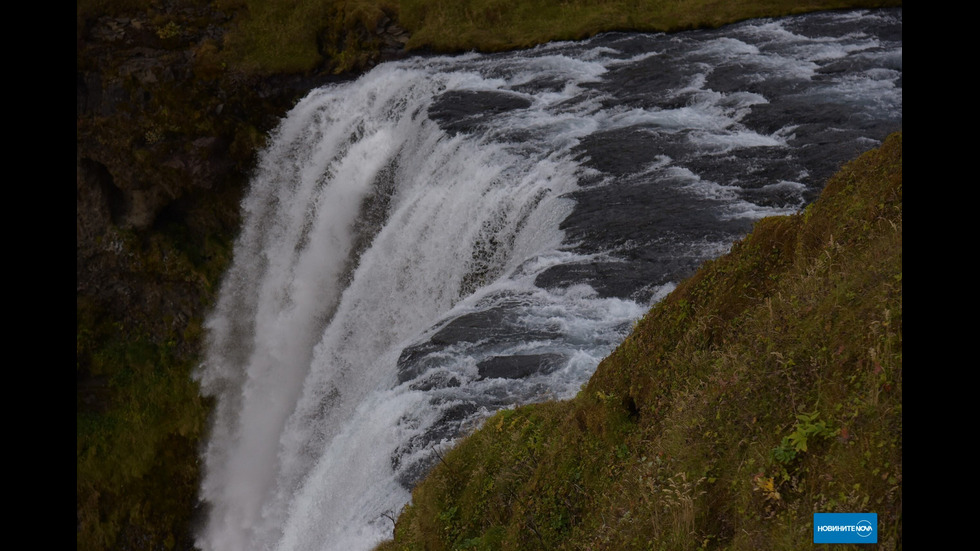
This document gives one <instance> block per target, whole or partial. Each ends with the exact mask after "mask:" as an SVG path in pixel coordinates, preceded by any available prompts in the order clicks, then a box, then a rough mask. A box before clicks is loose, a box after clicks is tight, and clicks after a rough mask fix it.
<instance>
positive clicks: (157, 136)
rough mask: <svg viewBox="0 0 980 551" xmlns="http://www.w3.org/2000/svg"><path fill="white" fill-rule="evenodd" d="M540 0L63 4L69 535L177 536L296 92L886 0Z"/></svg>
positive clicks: (164, 539) (91, 0)
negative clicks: (217, 323) (246, 205)
mask: <svg viewBox="0 0 980 551" xmlns="http://www.w3.org/2000/svg"><path fill="white" fill-rule="evenodd" d="M552 4H554V5H553V6H551V8H549V9H544V8H543V7H542V8H541V9H530V8H529V7H531V6H532V4H528V3H520V2H505V1H503V0H479V1H476V0H472V1H470V2H466V3H458V2H442V1H438V2H421V1H414V0H377V1H375V0H348V1H345V2H339V1H336V0H326V1H324V0H296V1H295V2H289V3H285V2H281V1H278V0H149V1H147V0H79V1H78V2H77V4H76V21H77V25H76V41H77V48H76V99H77V103H76V201H77V202H76V206H77V208H76V371H75V373H76V389H77V400H76V429H77V438H76V460H77V464H76V515H77V517H76V518H77V548H78V549H80V550H82V549H86V550H87V549H190V548H192V547H193V538H192V535H191V532H192V524H193V520H194V517H195V514H196V512H195V511H196V508H198V507H199V506H200V504H199V503H198V502H197V498H196V493H197V487H198V483H199V476H200V466H199V462H198V447H199V445H200V443H201V440H202V438H203V436H204V433H205V430H206V429H205V427H206V422H207V415H208V411H209V404H208V401H207V400H205V399H203V398H201V397H200V395H199V392H198V388H197V386H196V385H195V384H194V383H193V381H192V380H191V378H190V372H191V370H192V369H193V367H194V366H195V365H196V364H197V362H199V361H200V357H199V350H200V345H201V341H202V330H201V325H202V321H203V319H204V316H205V313H206V310H207V308H208V306H209V304H210V303H211V302H212V300H213V298H214V295H215V292H216V289H217V286H218V283H219V280H220V277H221V274H222V273H223V271H224V269H225V267H226V266H227V264H228V262H229V261H230V251H231V241H232V239H233V237H234V235H235V233H236V231H237V229H238V224H239V212H238V203H239V200H240V198H241V196H242V193H243V191H244V189H245V184H246V181H247V175H248V171H249V170H250V169H251V167H252V166H253V164H254V161H255V156H256V153H257V151H258V150H259V149H260V148H261V147H262V146H263V145H264V141H265V136H266V134H267V132H269V131H270V130H271V129H272V127H273V126H274V125H275V124H276V122H277V121H278V120H279V118H280V117H281V116H282V115H283V114H284V113H285V112H286V111H287V110H288V109H289V108H290V107H291V106H292V105H293V104H294V103H295V101H296V100H297V99H298V98H299V97H300V96H301V95H303V94H305V93H306V92H307V91H308V90H309V89H311V88H313V87H315V86H317V85H320V84H323V83H326V82H330V81H332V80H336V79H342V78H350V77H352V76H353V75H354V74H356V73H357V72H359V71H362V70H366V69H368V68H370V67H371V66H372V65H373V64H376V63H378V62H379V61H382V60H385V59H392V58H397V57H400V56H403V55H407V54H408V53H409V52H410V51H416V50H438V51H459V50H460V49H480V50H498V49H503V48H512V47H519V46H529V45H531V44H534V43H538V42H543V41H547V40H553V39H557V38H577V37H584V36H587V35H590V34H594V33H596V32H599V31H603V30H610V29H613V28H617V29H626V28H636V29H645V30H671V29H679V28H690V27H695V26H704V25H710V26H717V25H720V24H724V23H726V22H731V21H735V20H738V19H744V18H747V17H756V16H762V15H781V14H786V13H798V12H801V11H812V10H816V9H828V8H837V7H858V6H862V7H863V6H868V7H871V6H886V5H892V6H894V5H901V3H900V2H896V1H894V0H884V1H879V0H855V1H843V2H841V1H838V0H816V1H813V2H805V3H802V4H801V3H799V2H795V1H792V2H791V1H788V0H753V1H746V2H723V3H721V2H717V1H714V0H683V1H680V2H657V1H651V2H633V1H627V0H622V1H619V0H617V1H613V2H594V1H592V0H569V1H567V2H561V3H552ZM558 5H560V6H561V8H560V9H559V10H558V12H555V9H558V8H555V6H558ZM538 7H541V6H538ZM515 18H516V19H515ZM835 237H836V236H835ZM644 388H646V387H644ZM603 392H605V391H603ZM621 396H625V394H622V395H621Z"/></svg>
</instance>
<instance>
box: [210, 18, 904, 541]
mask: <svg viewBox="0 0 980 551" xmlns="http://www.w3.org/2000/svg"><path fill="white" fill-rule="evenodd" d="M901 25H902V12H901V10H900V9H897V10H881V11H847V12H832V13H822V14H811V15H806V16H799V17H790V18H778V19H761V20H753V21H747V22H744V23H741V24H738V25H732V26H729V27H725V28H723V29H717V30H710V31H691V32H685V33H678V34H671V35H666V34H633V33H608V34H604V35H600V36H597V37H595V38H593V39H590V40H586V41H582V42H560V43H551V44H546V45H543V46H540V47H537V48H534V49H531V50H525V51H518V52H509V53H502V54H492V55H482V54H472V53H471V54H464V55H458V56H441V57H438V56H425V57H416V58H410V59H406V60H402V61H398V62H392V63H385V64H382V65H379V66H378V67H376V68H374V69H373V70H371V71H370V72H368V73H366V74H364V75H363V76H361V77H360V78H358V79H357V80H354V81H350V82H346V83H342V84H336V85H331V86H326V87H323V88H319V89H316V90H313V91H311V92H310V93H309V94H308V95H307V96H306V97H305V98H304V99H302V100H301V101H300V102H299V103H298V104H297V105H296V106H295V107H294V108H293V109H292V110H291V111H290V112H289V113H288V114H287V115H286V116H285V117H284V119H283V120H282V121H281V123H280V125H279V127H278V128H277V129H276V130H275V132H274V133H273V134H272V135H271V136H270V139H269V141H268V143H269V146H268V147H267V149H266V150H265V151H264V152H263V153H262V155H261V158H260V161H259V163H258V166H257V167H256V168H255V170H254V174H253V176H252V178H251V182H250V188H249V191H248V194H247V196H246V197H245V199H244V200H243V202H242V205H241V208H242V219H243V224H242V228H241V233H240V235H239V236H238V238H237V240H236V243H235V248H234V257H233V262H232V265H231V267H230V268H229V270H228V272H227V273H226V274H225V276H224V279H223V282H222V286H221V290H220V293H219V298H218V300H217V303H216V305H215V307H214V309H213V311H212V313H211V314H210V316H209V318H208V320H207V323H206V328H207V332H208V345H207V350H206V358H205V360H204V362H203V363H202V365H201V367H200V368H199V369H198V370H197V372H196V375H195V376H196V378H197V379H198V380H199V381H200V384H201V387H202V389H203V392H204V393H205V394H207V395H211V396H215V397H216V398H217V400H216V407H215V410H214V413H213V418H212V427H211V432H210V436H209V439H208V442H207V445H206V448H205V449H204V450H203V452H202V457H203V462H204V468H205V475H204V479H203V483H202V488H201V498H202V500H203V501H204V502H205V503H206V505H207V508H208V513H207V518H206V522H205V524H204V527H203V528H202V529H201V531H200V533H199V535H198V540H197V544H198V545H199V546H200V547H202V548H203V549H205V550H209V551H210V550H215V551H221V550H234V551H249V550H282V551H287V550H290V551H292V550H344V551H347V550H361V549H370V548H371V547H373V546H374V545H376V544H377V543H378V542H379V541H381V540H382V539H384V538H387V537H390V536H391V530H392V518H394V517H395V516H397V513H398V512H399V511H400V509H401V508H402V507H403V506H404V505H405V504H406V503H408V501H409V500H410V498H411V494H410V490H411V487H412V485H413V484H414V483H415V482H416V481H417V480H418V479H419V478H420V477H421V476H423V475H424V473H425V472H426V470H427V469H428V468H430V467H431V466H432V465H433V464H434V462H436V461H438V454H439V453H442V452H443V451H444V450H446V449H447V448H448V447H450V446H451V445H452V443H453V442H454V440H455V439H456V438H458V437H459V436H461V435H463V434H465V433H466V432H468V431H470V430H472V429H474V428H475V427H477V426H479V424H480V422H481V421H482V420H483V419H485V418H486V417H487V416H489V415H490V414H492V413H493V412H495V411H497V410H499V409H501V408H506V407H513V406H515V405H519V404H525V403H531V402H536V401H542V400H552V399H567V398H570V397H572V396H574V395H575V393H576V392H577V391H578V390H579V389H580V388H581V386H582V384H583V383H585V382H586V381H587V380H588V378H589V377H590V376H591V374H592V373H593V371H594V370H595V368H596V366H597V365H598V363H599V361H600V360H601V359H602V358H603V357H605V356H606V355H607V354H609V353H610V352H611V351H612V350H613V348H614V347H615V346H616V345H617V344H618V343H619V342H621V341H622V339H623V338H624V337H625V336H626V335H627V334H628V332H629V330H630V328H631V327H632V325H633V323H634V322H635V321H636V320H638V319H639V318H640V317H641V316H642V315H643V314H644V313H645V312H646V311H647V310H648V309H649V307H650V306H651V305H652V304H654V303H655V302H656V301H657V300H659V299H660V298H662V297H663V296H665V295H666V294H667V293H669V292H670V290H671V289H673V288H674V286H675V285H676V283H677V282H678V281H680V280H681V279H682V278H684V277H686V276H688V275H690V274H691V273H692V272H693V270H695V269H696V267H697V266H698V265H699V264H700V263H702V262H704V261H705V260H707V259H710V258H714V257H716V256H718V255H719V254H722V253H724V252H725V251H727V250H728V248H729V247H730V245H731V243H732V242H733V241H734V240H737V239H739V238H740V237H741V236H744V235H745V233H746V232H748V231H749V230H750V229H751V225H752V222H753V221H754V220H757V219H758V218H761V217H764V216H770V215H780V214H789V213H793V212H796V211H798V210H799V209H800V208H802V207H804V206H805V205H806V204H807V203H809V202H810V201H812V200H813V199H814V198H815V197H816V196H817V195H818V194H819V192H820V190H821V188H822V186H823V184H824V183H825V181H826V178H827V177H828V176H829V175H830V174H832V173H833V172H834V171H835V170H836V169H837V168H838V167H839V166H840V164H841V163H842V162H844V161H846V160H848V159H850V158H853V157H854V156H855V155H856V154H857V153H859V152H861V151H864V150H867V149H870V148H871V147H874V146H875V145H877V144H878V143H880V141H881V140H882V139H883V138H884V137H885V136H886V135H887V134H888V133H889V132H892V131H895V130H900V129H901V123H902V42H901Z"/></svg>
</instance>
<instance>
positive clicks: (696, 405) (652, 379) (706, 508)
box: [382, 133, 902, 549]
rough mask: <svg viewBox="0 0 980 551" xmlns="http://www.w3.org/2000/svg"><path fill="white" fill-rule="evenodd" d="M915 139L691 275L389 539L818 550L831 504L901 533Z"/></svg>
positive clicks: (889, 537) (889, 145)
mask: <svg viewBox="0 0 980 551" xmlns="http://www.w3.org/2000/svg"><path fill="white" fill-rule="evenodd" d="M901 157H902V136H901V134H900V133H899V134H895V135H893V136H891V137H889V138H888V139H887V140H886V142H885V143H884V144H883V145H882V147H881V148H880V149H878V150H875V151H872V152H869V153H866V154H865V155H862V156H861V157H860V158H858V159H857V160H855V161H853V162H852V163H850V164H848V165H847V166H846V167H844V168H843V169H842V170H841V172H840V173H838V174H837V175H836V176H835V177H834V178H833V179H832V180H831V181H830V182H829V184H828V185H827V188H826V190H825V191H824V193H823V195H822V196H821V198H820V199H819V200H818V201H817V202H816V203H815V204H813V205H812V206H811V207H810V208H809V209H807V211H806V212H805V213H803V214H799V215H795V216H789V217H780V218H772V219H766V220H762V221H760V222H759V223H758V224H757V225H756V227H755V229H754V230H753V232H752V233H751V234H750V235H749V236H748V237H746V238H745V239H744V240H742V241H741V242H740V243H738V244H737V245H736V246H734V247H733V248H732V251H731V252H730V253H729V254H728V255H725V256H724V257H722V258H719V259H717V260H715V261H713V262H709V263H707V264H706V265H705V266H704V267H703V268H702V269H701V270H699V272H698V273H697V274H696V275H695V276H693V277H692V278H690V279H689V280H687V281H685V282H684V283H683V284H681V285H679V286H678V288H677V289H676V290H675V291H674V292H673V293H672V294H671V295H670V296H669V297H667V298H666V299H665V300H664V301H662V302H661V303H660V304H658V305H657V306H656V307H655V308H653V309H652V310H651V312H650V313H649V314H648V315H647V316H646V317H645V318H644V319H643V320H641V321H640V322H639V323H638V324H637V325H636V327H635V329H634V331H633V333H632V334H631V335H630V336H629V337H628V338H627V339H626V340H625V341H624V342H623V344H622V345H621V346H620V347H618V348H617V349H616V351H615V352H614V353H613V354H612V355H610V357H609V358H607V359H605V360H604V361H603V362H602V363H601V364H600V365H599V367H598V369H597V371H596V373H595V375H594V376H593V377H592V379H591V380H590V382H589V384H588V385H587V386H586V387H585V388H584V389H583V391H582V392H581V393H580V394H579V396H578V397H576V398H575V399H574V400H572V401H570V402H562V403H546V404H539V405H534V406H527V407H524V408H519V409H516V410H513V411H506V412H501V413H498V414H497V415H496V416H494V417H492V418H491V419H489V420H488V421H487V422H486V424H485V425H484V427H483V428H482V429H480V430H479V431H477V432H475V433H474V434H472V435H471V436H469V437H467V438H465V439H464V440H463V441H462V442H461V443H460V444H459V445H458V446H457V447H456V448H455V449H454V450H453V451H452V452H450V453H449V454H447V455H446V461H445V464H442V465H439V466H437V467H436V468H435V469H434V470H433V472H432V474H431V475H430V476H429V477H428V478H427V479H426V480H424V481H423V482H422V483H421V484H419V485H418V487H417V488H416V490H415V491H414V492H413V499H412V504H411V505H409V506H408V507H406V509H405V510H404V511H403V513H402V515H401V517H400V518H399V520H398V523H397V527H396V530H395V540H394V541H393V542H390V543H387V544H385V545H384V546H382V549H462V548H466V546H473V547H474V548H481V547H480V546H483V547H484V548H494V549H702V548H709V547H710V548H720V549H763V548H764V549H799V548H802V547H807V546H809V545H811V544H812V528H811V524H810V523H811V522H812V513H814V512H845V511H852V512H853V511H872V512H876V513H878V518H879V527H880V530H881V534H882V537H881V539H880V540H879V541H880V545H881V546H882V547H883V548H886V549H894V548H897V547H899V546H900V544H901V502H902V500H901V495H902V491H901V488H902V484H901V482H902V436H901V435H902V399H901V393H902V329H901V319H902V286H901V279H902V278H901V272H902V264H901V256H902V255H901V242H902V238H901V235H902V234H901V223H902V214H901V213H902V203H901V188H902V164H901Z"/></svg>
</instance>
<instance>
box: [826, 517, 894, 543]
mask: <svg viewBox="0 0 980 551" xmlns="http://www.w3.org/2000/svg"><path fill="white" fill-rule="evenodd" d="M813 543H878V514H877V513H813Z"/></svg>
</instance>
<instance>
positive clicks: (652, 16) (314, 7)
mask: <svg viewBox="0 0 980 551" xmlns="http://www.w3.org/2000/svg"><path fill="white" fill-rule="evenodd" d="M219 3H220V4H222V5H226V6H227V9H235V10H238V11H239V13H240V16H239V17H238V18H237V24H236V25H235V26H234V28H233V29H232V30H231V32H230V33H229V34H228V36H227V38H226V40H225V44H224V47H225V49H224V55H225V59H226V60H227V61H228V62H229V64H231V65H234V66H237V67H239V68H242V69H245V70H248V71H250V72H257V73H273V72H281V71H288V72H294V71H310V70H314V69H315V68H316V67H318V66H322V65H323V64H326V65H327V66H329V67H330V68H331V70H333V71H346V70H350V69H362V68H364V67H365V66H366V63H365V60H366V59H370V58H371V56H374V55H376V53H377V51H378V49H379V48H380V47H381V43H380V39H379V38H378V37H377V35H376V33H375V30H376V25H377V24H378V22H379V21H381V20H382V19H383V18H385V17H388V16H391V17H395V18H397V20H398V22H399V23H400V24H401V25H402V26H403V27H404V28H405V29H407V30H408V31H409V32H410V33H411V40H410V41H409V43H408V48H409V49H411V50H418V49H428V50H434V51H442V52H458V51H466V50H480V51H499V50H508V49H514V48H526V47H529V46H533V45H535V44H541V43H544V42H548V41H552V40H574V39H582V38H586V37H589V36H592V35H594V34H596V33H599V32H603V31H610V30H640V31H676V30H683V29H693V28H702V27H717V26H721V25H725V24H728V23H733V22H735V21H739V20H743V19H748V18H753V17H771V16H779V15H788V14H795V13H805V12H811V11H816V10H827V9H838V8H859V7H869V8H876V7H891V6H900V5H901V1H900V0H807V1H803V2H801V1H799V0H679V1H678V0H604V1H598V0H562V1H560V2H557V1H554V0H521V1H519V2H517V1H514V0H465V1H460V0H329V1H323V0H296V1H295V2H291V3H289V5H288V6H286V4H284V3H283V2H282V1H280V0H220V1H219Z"/></svg>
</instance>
